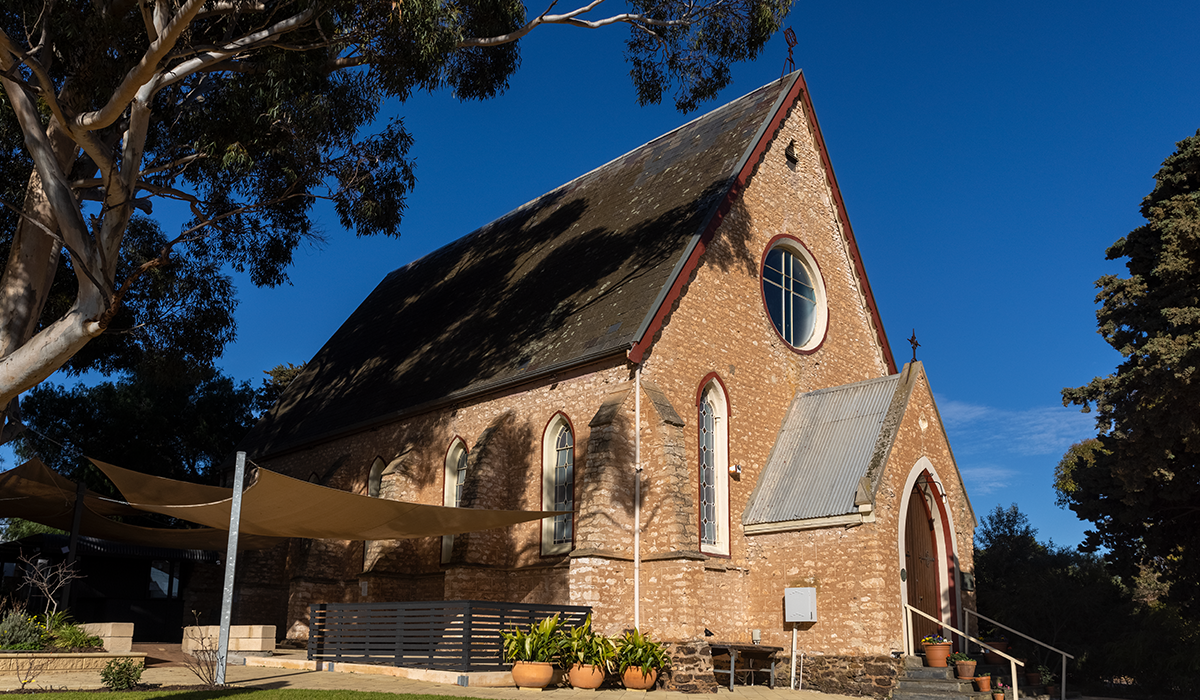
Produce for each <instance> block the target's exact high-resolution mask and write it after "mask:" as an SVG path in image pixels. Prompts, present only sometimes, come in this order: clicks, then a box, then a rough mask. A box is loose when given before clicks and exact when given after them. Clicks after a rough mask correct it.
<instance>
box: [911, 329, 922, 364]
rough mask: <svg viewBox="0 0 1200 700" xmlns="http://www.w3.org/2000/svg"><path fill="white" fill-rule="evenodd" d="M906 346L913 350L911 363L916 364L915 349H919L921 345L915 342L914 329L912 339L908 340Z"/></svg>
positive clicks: (915, 334)
mask: <svg viewBox="0 0 1200 700" xmlns="http://www.w3.org/2000/svg"><path fill="white" fill-rule="evenodd" d="M908 344H909V345H911V346H912V349H913V360H912V361H913V362H916V361H917V348H919V347H921V344H920V343H918V342H917V329H916V328H914V329H913V334H912V337H911V338H909V339H908Z"/></svg>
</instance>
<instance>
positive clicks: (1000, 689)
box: [992, 680, 1008, 700]
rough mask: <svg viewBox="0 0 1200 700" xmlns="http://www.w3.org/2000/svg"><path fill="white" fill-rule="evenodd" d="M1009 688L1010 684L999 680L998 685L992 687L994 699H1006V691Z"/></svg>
mask: <svg viewBox="0 0 1200 700" xmlns="http://www.w3.org/2000/svg"><path fill="white" fill-rule="evenodd" d="M1006 690H1008V686H1007V685H1004V681H1001V680H997V681H996V687H995V688H992V700H1004V691H1006Z"/></svg>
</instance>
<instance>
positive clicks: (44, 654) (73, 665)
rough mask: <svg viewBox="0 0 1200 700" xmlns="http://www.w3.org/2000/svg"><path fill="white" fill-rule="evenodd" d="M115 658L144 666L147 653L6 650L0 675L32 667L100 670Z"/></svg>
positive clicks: (47, 670) (1, 653)
mask: <svg viewBox="0 0 1200 700" xmlns="http://www.w3.org/2000/svg"><path fill="white" fill-rule="evenodd" d="M114 659H135V660H137V661H140V662H141V663H142V665H143V666H145V664H146V655H145V654H143V653H133V652H124V653H119V654H109V653H106V652H82V653H65V652H51V651H7V650H5V651H0V676H15V675H17V674H18V673H22V672H27V671H28V670H31V669H32V670H34V671H36V672H37V673H72V672H77V671H96V672H99V671H100V669H102V668H104V666H105V665H106V664H108V662H109V661H112V660H114Z"/></svg>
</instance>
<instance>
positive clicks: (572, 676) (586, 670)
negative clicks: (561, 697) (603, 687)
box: [567, 664, 604, 690]
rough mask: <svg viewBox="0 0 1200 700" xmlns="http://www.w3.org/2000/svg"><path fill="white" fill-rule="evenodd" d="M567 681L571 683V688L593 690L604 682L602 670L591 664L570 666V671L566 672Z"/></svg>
mask: <svg viewBox="0 0 1200 700" xmlns="http://www.w3.org/2000/svg"><path fill="white" fill-rule="evenodd" d="M567 679H568V680H570V681H571V687H572V688H583V689H584V690H595V689H596V688H599V687H600V684H601V683H603V682H604V669H603V668H600V667H599V666H593V665H591V664H572V665H571V670H569V671H567Z"/></svg>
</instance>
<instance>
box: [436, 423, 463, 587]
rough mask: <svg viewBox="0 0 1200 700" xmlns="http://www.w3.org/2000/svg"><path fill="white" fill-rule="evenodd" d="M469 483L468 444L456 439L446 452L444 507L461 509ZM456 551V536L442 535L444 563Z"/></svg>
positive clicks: (443, 487) (443, 491)
mask: <svg viewBox="0 0 1200 700" xmlns="http://www.w3.org/2000/svg"><path fill="white" fill-rule="evenodd" d="M466 481H467V443H465V442H463V439H462V438H457V437H456V438H454V440H453V441H451V443H450V449H448V450H446V466H445V470H444V473H443V481H442V483H443V486H442V505H444V506H451V507H454V508H461V507H462V503H463V484H465V483H466ZM453 549H454V535H442V563H443V564H445V563H446V562H448V561H450V552H451V551H452V550H453Z"/></svg>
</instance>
